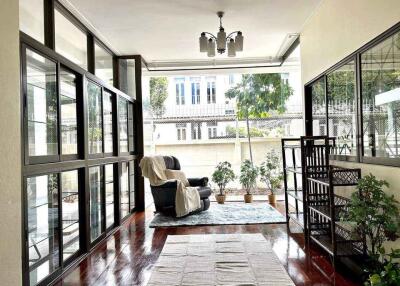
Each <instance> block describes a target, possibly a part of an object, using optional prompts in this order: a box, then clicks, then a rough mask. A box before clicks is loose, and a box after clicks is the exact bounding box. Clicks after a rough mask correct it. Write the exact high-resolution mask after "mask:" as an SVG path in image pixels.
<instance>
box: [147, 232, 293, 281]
mask: <svg viewBox="0 0 400 286" xmlns="http://www.w3.org/2000/svg"><path fill="white" fill-rule="evenodd" d="M159 285H163V286H172V285H174V286H178V285H182V286H189V285H190V286H209V285H231V286H234V285H250V286H251V285H254V286H256V285H257V286H267V285H268V286H289V285H290V286H293V285H294V283H293V281H292V280H291V279H290V277H289V275H288V274H287V272H286V270H285V268H284V267H283V266H282V265H281V264H280V262H279V260H278V258H277V257H276V256H275V254H274V253H273V251H272V249H271V246H270V244H269V242H268V241H266V240H265V238H264V237H263V235H262V234H260V233H258V234H207V235H169V236H168V237H167V241H166V243H165V245H164V248H163V250H162V252H161V254H160V257H159V258H158V261H157V263H156V265H155V266H154V269H153V272H152V275H151V277H150V280H149V283H148V284H147V286H159Z"/></svg>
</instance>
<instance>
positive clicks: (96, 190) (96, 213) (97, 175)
mask: <svg viewBox="0 0 400 286" xmlns="http://www.w3.org/2000/svg"><path fill="white" fill-rule="evenodd" d="M102 171H103V170H102V168H101V167H100V166H97V167H92V168H89V190H90V191H89V206H90V208H89V216H90V219H89V222H90V242H94V241H95V240H96V239H98V238H99V237H100V236H101V234H102V233H103V231H104V230H103V227H102V225H103V215H102V210H101V209H102V204H103V200H102V193H103V182H102V181H103V172H102Z"/></svg>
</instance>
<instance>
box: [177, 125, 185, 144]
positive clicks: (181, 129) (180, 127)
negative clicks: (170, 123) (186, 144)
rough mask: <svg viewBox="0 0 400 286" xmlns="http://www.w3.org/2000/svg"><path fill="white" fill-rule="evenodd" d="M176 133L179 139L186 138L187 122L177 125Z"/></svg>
mask: <svg viewBox="0 0 400 286" xmlns="http://www.w3.org/2000/svg"><path fill="white" fill-rule="evenodd" d="M176 134H177V139H178V140H182V141H184V140H186V124H185V123H181V124H177V125H176Z"/></svg>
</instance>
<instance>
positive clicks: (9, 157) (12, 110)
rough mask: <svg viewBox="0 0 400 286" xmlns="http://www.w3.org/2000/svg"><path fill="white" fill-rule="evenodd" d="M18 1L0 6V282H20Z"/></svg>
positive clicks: (4, 283) (15, 283)
mask: <svg viewBox="0 0 400 286" xmlns="http://www.w3.org/2000/svg"><path fill="white" fill-rule="evenodd" d="M18 14H19V11H18V1H15V0H2V1H1V9H0V38H1V41H0V87H1V96H0V106H1V111H0V192H1V195H0V217H1V219H0V241H1V242H0V264H1V267H0V281H1V282H0V284H1V285H21V284H22V275H21V273H22V268H21V267H22V266H21V145H20V142H21V130H20V100H19V98H20V97H19V95H20V93H19V91H20V88H19V23H18V19H19V18H18Z"/></svg>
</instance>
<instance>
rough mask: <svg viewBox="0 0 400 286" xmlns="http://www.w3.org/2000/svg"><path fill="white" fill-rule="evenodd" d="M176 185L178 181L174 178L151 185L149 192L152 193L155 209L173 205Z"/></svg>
mask: <svg viewBox="0 0 400 286" xmlns="http://www.w3.org/2000/svg"><path fill="white" fill-rule="evenodd" d="M177 185H178V182H177V181H176V180H175V181H169V182H166V183H165V184H163V185H160V186H151V193H152V195H153V199H154V205H155V206H156V210H161V209H163V208H165V207H173V206H175V195H176V188H177Z"/></svg>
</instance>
